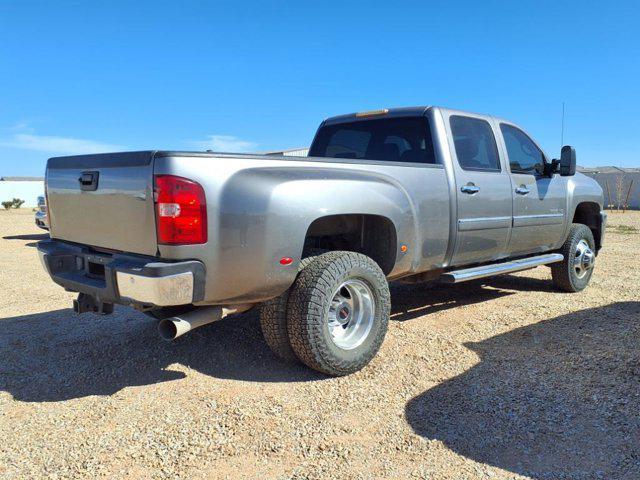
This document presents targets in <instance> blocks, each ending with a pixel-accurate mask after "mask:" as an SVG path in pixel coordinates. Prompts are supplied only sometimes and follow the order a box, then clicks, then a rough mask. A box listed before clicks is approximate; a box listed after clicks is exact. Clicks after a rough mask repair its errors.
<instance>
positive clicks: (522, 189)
mask: <svg viewBox="0 0 640 480" xmlns="http://www.w3.org/2000/svg"><path fill="white" fill-rule="evenodd" d="M530 191H531V190H529V189H528V188H527V187H526V185H520V186H519V187H518V188H516V193H517V194H518V195H526V194H528V193H529V192H530Z"/></svg>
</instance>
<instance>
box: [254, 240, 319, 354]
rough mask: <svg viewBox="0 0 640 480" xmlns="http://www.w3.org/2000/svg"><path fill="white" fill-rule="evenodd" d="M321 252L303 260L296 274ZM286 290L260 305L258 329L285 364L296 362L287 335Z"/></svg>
mask: <svg viewBox="0 0 640 480" xmlns="http://www.w3.org/2000/svg"><path fill="white" fill-rule="evenodd" d="M319 253H321V252H317V253H316V252H312V253H311V254H310V255H309V256H307V257H305V258H303V259H302V260H301V261H300V264H299V266H298V272H299V271H301V270H302V269H303V268H305V267H306V266H307V265H309V263H311V261H312V260H313V259H314V258H315V255H317V254H319ZM290 291H291V289H287V290H286V291H285V292H284V293H282V294H281V295H279V296H277V297H275V298H272V299H271V300H267V301H266V302H264V303H262V305H260V328H261V330H262V336H263V337H264V341H265V342H266V344H267V345H269V348H271V351H272V352H273V353H274V355H275V356H277V357H278V358H280V359H281V360H284V361H285V362H289V363H294V362H298V357H297V356H296V354H295V352H294V351H293V349H292V348H291V343H290V342H289V334H288V333H287V303H288V302H289V292H290Z"/></svg>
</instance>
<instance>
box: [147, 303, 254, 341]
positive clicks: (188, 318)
mask: <svg viewBox="0 0 640 480" xmlns="http://www.w3.org/2000/svg"><path fill="white" fill-rule="evenodd" d="M251 307H253V304H243V305H230V306H227V307H221V306H212V307H195V308H194V309H193V310H189V311H188V312H185V313H183V314H180V315H175V316H173V317H168V318H163V319H162V320H160V322H158V334H159V335H160V337H161V338H162V339H163V340H166V341H168V342H170V341H172V340H175V339H176V338H178V337H180V336H182V335H184V334H185V333H187V332H190V331H191V330H193V329H194V328H198V327H201V326H203V325H207V324H209V323H213V322H217V321H218V320H221V319H223V318H224V317H226V316H227V315H231V314H233V313H240V312H246V311H247V310H249V309H250V308H251Z"/></svg>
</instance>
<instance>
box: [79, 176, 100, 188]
mask: <svg viewBox="0 0 640 480" xmlns="http://www.w3.org/2000/svg"><path fill="white" fill-rule="evenodd" d="M99 175H100V173H99V172H82V175H81V176H80V178H78V181H79V182H80V190H82V191H84V192H93V191H94V190H97V189H98V177H99Z"/></svg>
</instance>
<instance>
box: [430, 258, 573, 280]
mask: <svg viewBox="0 0 640 480" xmlns="http://www.w3.org/2000/svg"><path fill="white" fill-rule="evenodd" d="M562 260H564V256H563V255H562V254H560V253H548V254H546V255H538V256H537V257H528V258H521V259H519V260H512V261H510V262H502V263H492V264H490V265H482V266H480V267H473V268H465V269H464V270H454V271H451V272H447V273H443V274H442V275H440V281H441V282H443V283H460V282H467V281H469V280H476V279H478V278H484V277H491V276H493V275H502V274H503V273H513V272H519V271H520V270H528V269H530V268H535V267H539V266H540V265H547V264H549V263H555V262H561V261H562Z"/></svg>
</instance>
